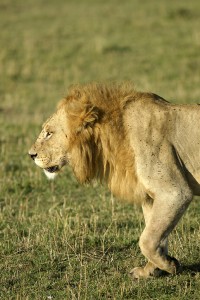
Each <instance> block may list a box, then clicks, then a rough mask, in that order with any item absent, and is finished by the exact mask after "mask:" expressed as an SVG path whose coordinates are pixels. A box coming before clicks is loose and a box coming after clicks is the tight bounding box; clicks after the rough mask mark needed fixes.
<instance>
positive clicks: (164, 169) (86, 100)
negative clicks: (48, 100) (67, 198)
mask: <svg viewBox="0 0 200 300" xmlns="http://www.w3.org/2000/svg"><path fill="white" fill-rule="evenodd" d="M199 120H200V107H199V106H198V105H196V104H195V105H173V104H170V103H169V102H167V101H165V100H164V99H163V98H161V97H159V96H157V95H155V94H152V93H141V92H137V91H135V89H134V88H133V87H132V86H131V84H119V85H117V84H111V85H106V84H94V83H93V84H87V85H83V86H73V87H72V88H71V89H70V90H69V93H68V95H67V96H66V98H65V99H63V100H62V101H61V102H60V104H59V105H58V109H57V111H56V113H54V114H53V115H52V116H51V117H50V118H49V119H48V120H47V121H46V123H44V125H43V129H42V131H41V133H40V135H39V137H38V139H37V140H36V142H35V144H34V145H33V146H32V148H31V149H30V151H29V154H30V156H31V157H32V158H33V159H34V161H35V163H36V164H37V165H38V166H39V167H41V168H42V169H44V171H45V173H46V175H47V176H48V177H50V178H53V177H55V175H56V174H57V173H58V172H59V170H60V169H61V168H62V167H63V166H64V165H65V164H69V165H70V166H71V168H72V170H73V172H74V174H75V176H76V177H77V179H78V181H80V182H81V183H85V182H91V181H92V180H93V179H99V180H100V181H101V182H106V183H107V185H108V186H109V188H110V190H111V191H112V193H113V194H115V195H116V196H118V197H119V198H124V199H127V200H129V201H132V202H135V201H136V202H137V203H140V204H141V205H142V208H143V212H144V218H145V223H146V227H145V229H144V231H143V233H142V235H141V237H140V242H139V245H140V248H141V251H142V253H143V254H144V256H145V257H146V258H147V259H148V263H147V264H146V266H145V267H143V268H142V267H137V268H134V269H133V270H132V271H131V274H132V276H133V277H134V278H139V277H149V276H152V275H155V274H156V273H157V270H164V271H166V272H168V273H171V274H176V273H177V271H178V268H179V263H178V261H177V260H176V259H175V258H173V257H171V256H169V255H168V249H167V238H168V235H169V233H170V232H171V231H172V229H173V228H174V227H175V226H176V224H177V223H178V221H179V220H180V218H181V216H182V215H183V213H184V212H185V210H186V208H187V207H188V205H189V204H190V202H191V200H192V197H193V194H195V195H200V130H199V128H198V124H199Z"/></svg>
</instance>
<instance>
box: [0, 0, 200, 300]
mask: <svg viewBox="0 0 200 300" xmlns="http://www.w3.org/2000/svg"><path fill="white" fill-rule="evenodd" d="M199 53H200V1H199V0H190V1H188V0H182V1H178V0H168V1H164V0H161V1H158V0H151V1H149V0H143V1H140V0H132V1H130V0H123V1H121V0H95V1H92V0H83V1H80V0H79V1H78V0H56V1H54V0H48V1H47V0H34V1H33V0H26V1H22V0H0V174H1V176H0V205H1V206H0V208H1V213H0V218H1V220H2V222H1V225H0V229H1V241H2V242H1V243H2V244H1V254H0V255H1V258H2V262H1V280H2V282H1V287H0V292H2V297H1V298H2V299H8V298H9V297H11V298H12V297H14V296H16V297H18V298H16V299H29V298H30V299H33V298H34V297H36V298H37V299H43V298H42V297H43V296H44V299H47V298H46V297H52V296H51V295H53V296H54V297H56V298H55V299H64V298H63V297H65V296H66V295H68V296H67V297H72V299H94V298H92V297H97V298H98V297H99V298H98V299H108V298H109V297H110V298H109V299H111V298H112V299H115V298H114V295H118V298H116V299H132V297H133V295H134V296H135V297H137V295H140V294H141V292H142V291H143V289H144V286H145V291H146V296H145V297H146V298H145V297H143V299H147V297H149V295H150V297H154V296H155V295H154V294H152V293H153V291H152V289H151V287H150V286H149V285H148V284H146V285H145V284H142V283H141V284H140V285H138V286H137V289H136V290H135V291H133V290H132V288H131V287H132V283H130V281H128V279H127V277H126V275H122V274H126V272H127V270H129V267H130V269H131V268H132V266H129V263H130V265H131V263H132V264H135V263H136V264H141V262H143V261H142V259H143V258H142V257H139V258H138V260H137V261H134V260H133V259H132V258H131V257H132V256H130V252H128V251H130V248H131V247H132V255H133V256H134V254H136V255H137V257H138V255H139V254H138V253H139V249H138V248H137V247H138V246H137V241H138V237H139V232H140V231H141V226H142V224H143V223H142V222H143V221H142V217H141V215H140V214H138V213H134V212H133V209H132V208H130V207H129V205H128V204H127V205H126V204H123V205H122V204H120V203H119V204H118V203H117V204H115V202H113V201H114V200H113V199H112V198H110V195H109V194H108V192H107V190H106V189H104V188H102V187H99V186H95V187H94V188H85V187H83V188H81V187H79V185H77V183H76V181H75V179H73V177H72V176H71V173H70V172H69V171H68V170H65V171H64V174H63V177H59V178H58V179H57V181H56V182H55V183H54V182H53V183H52V182H49V181H47V180H46V178H45V177H44V176H43V174H42V172H41V170H39V168H36V167H35V166H34V165H33V163H32V162H31V160H30V159H29V158H28V155H27V151H28V149H29V147H30V145H31V144H32V143H33V141H34V140H35V138H36V136H37V134H38V133H39V131H40V128H41V124H42V123H43V122H44V120H45V119H46V118H47V117H48V116H49V115H50V114H51V113H53V111H54V110H55V107H56V104H57V102H58V100H59V99H60V98H62V97H63V96H64V95H65V94H66V92H67V89H68V87H69V86H70V85H71V84H74V83H85V82H90V81H123V80H131V81H133V82H134V84H135V87H136V89H138V90H142V91H151V92H154V93H157V94H159V95H160V96H162V97H164V98H166V99H167V100H169V101H172V102H174V103H192V102H199V101H200V55H199ZM198 209H199V208H198V207H195V209H194V207H193V208H192V209H191V211H190V214H191V215H192V216H193V218H192V219H193V223H192V224H193V225H192V226H193V228H194V231H191V230H190V229H189V228H191V227H190V226H191V225H186V228H185V230H186V231H187V226H188V232H190V235H189V239H190V241H191V244H192V241H193V240H194V241H196V239H197V236H196V234H199V225H198V222H197V216H196V212H197V211H198ZM127 220H130V222H128V221H127ZM134 222H135V223H134ZM138 223H139V224H141V225H140V226H139V227H138ZM110 224H112V226H111V225H110ZM188 224H189V223H188ZM190 224H191V223H190ZM134 226H135V227H134ZM105 228H107V231H106V234H105V232H104V231H103V230H105ZM124 228H125V231H126V234H125V233H124V232H125V231H124V230H122V229H124ZM136 228H137V229H136ZM180 228H181V229H180V232H179V233H178V237H179V235H180V234H181V233H182V231H181V230H182V227H180ZM188 232H187V236H188ZM104 234H105V235H104ZM80 236H81V237H82V239H81V243H82V244H81V245H82V246H81V247H82V248H80ZM102 237H104V239H102ZM74 241H75V242H74ZM113 241H114V242H115V243H114V244H115V245H116V246H115V247H116V248H115V251H113V252H112V251H110V252H109V251H107V250H108V249H110V248H109V247H110V245H112V243H113ZM176 241H179V243H181V245H182V247H184V251H185V254H184V255H185V256H184V257H182V256H181V255H183V254H181V251H180V250H177V249H178V248H179V249H181V247H180V245H179V246H178V247H177V244H176V242H175V244H173V245H172V248H173V247H174V248H173V249H174V251H179V252H178V255H179V256H181V257H182V258H183V259H184V258H185V261H186V262H187V263H188V264H189V263H192V261H193V260H192V258H191V257H193V258H194V257H197V258H198V259H199V250H198V249H197V248H195V246H194V248H192V250H191V248H190V250H189V249H188V250H187V246H186V244H184V243H187V239H186V238H185V240H184V234H183V237H182V240H181V241H180V238H177V240H176ZM177 243H178V242H177ZM117 245H118V246H119V247H118V246H117ZM120 245H121V246H120ZM113 247H114V246H113ZM117 247H118V248H117ZM105 249H107V250H105ZM66 251H68V252H66ZM81 251H82V252H81ZM84 251H85V252H84ZM95 251H97V252H95ZM106 251H107V252H106ZM187 251H188V252H187ZM190 251H193V252H192V256H191V253H190ZM86 252H87V253H90V255H89V256H88V254H87V255H86V254H85V256H84V253H86ZM93 252H95V253H96V254H95V255H94V254H92V253H93ZM66 253H68V259H66ZM80 253H82V254H80ZM115 253H116V254H115ZM120 253H121V254H120ZM128 253H129V254H128ZM80 255H82V256H80ZM115 255H116V256H115ZM124 257H126V262H125V261H124V259H123V258H124ZM83 261H84V263H83ZM99 262H101V263H99ZM41 265H42V266H43V267H42V269H41ZM107 269H108V270H112V272H110V273H109V271H107V274H106V276H105V277H104V275H103V274H105V272H106V271H105V270H107ZM19 270H20V274H19ZM94 270H95V271H94ZM41 274H42V275H41ZM67 274H68V275H67ZM81 276H82V277H81ZM185 276H186V277H187V280H190V279H189V277H188V276H189V275H185ZM91 280H92V282H93V283H91ZM179 280H180V282H179ZM108 281H109V285H107V282H108ZM66 282H67V285H66ZM121 282H124V284H122V283H121ZM121 284H122V285H121ZM158 285H159V284H158ZM31 286H32V287H34V291H33V290H31ZM172 286H177V288H175V293H176V296H177V297H178V295H180V294H181V295H182V293H183V290H182V289H181V288H179V287H180V286H181V279H171V281H168V286H167V287H166V289H165V290H164V293H168V294H169V297H170V298H169V299H173V298H172V297H171V294H170V293H171V292H172V290H173V288H172ZM198 289H199V285H198V282H196V283H195V281H194V280H193V282H192V283H191V287H190V289H189V288H188V290H187V289H185V290H184V291H185V292H184V293H185V295H186V296H187V297H186V299H187V300H188V299H190V296H189V295H190V294H189V293H190V292H191V290H193V299H194V295H195V293H197V292H198ZM49 290H50V291H51V293H50V292H49ZM58 291H60V292H58ZM119 291H120V292H119ZM59 293H60V294H59ZM66 293H68V294H66ZM0 295H1V294H0ZM41 295H42V296H41ZM6 297H7V298H6ZM38 297H39V298H38ZM59 297H60V298H59ZM73 297H74V298H73ZM120 297H121V298H120ZM138 297H139V296H138ZM156 297H158V298H157V299H164V298H162V297H163V292H162V291H161V293H160V294H159V295H156ZM11 298H9V299H11ZM49 299H50V298H49ZM67 299H69V298H67ZM148 299H149V298H148ZM151 299H152V298H151ZM154 299H155V297H154ZM165 299H166V298H165ZM176 299H177V298H176ZM182 299H183V298H182ZM196 299H197V298H196Z"/></svg>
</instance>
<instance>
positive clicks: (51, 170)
mask: <svg viewBox="0 0 200 300" xmlns="http://www.w3.org/2000/svg"><path fill="white" fill-rule="evenodd" d="M59 169H60V168H59V166H58V165H56V166H52V167H48V168H45V171H47V172H49V173H55V172H58V171H59Z"/></svg>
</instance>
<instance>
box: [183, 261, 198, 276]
mask: <svg viewBox="0 0 200 300" xmlns="http://www.w3.org/2000/svg"><path fill="white" fill-rule="evenodd" d="M182 272H186V273H192V275H195V274H196V273H199V272H200V263H197V264H192V265H186V266H182Z"/></svg>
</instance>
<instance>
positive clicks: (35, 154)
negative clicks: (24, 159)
mask: <svg viewBox="0 0 200 300" xmlns="http://www.w3.org/2000/svg"><path fill="white" fill-rule="evenodd" d="M29 155H30V157H31V158H32V159H33V160H34V159H35V158H36V157H37V153H32V152H29Z"/></svg>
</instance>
